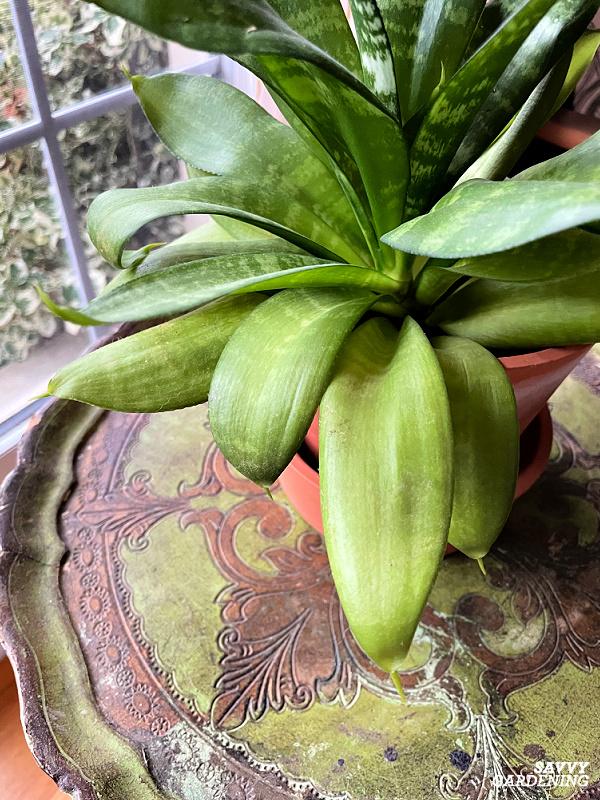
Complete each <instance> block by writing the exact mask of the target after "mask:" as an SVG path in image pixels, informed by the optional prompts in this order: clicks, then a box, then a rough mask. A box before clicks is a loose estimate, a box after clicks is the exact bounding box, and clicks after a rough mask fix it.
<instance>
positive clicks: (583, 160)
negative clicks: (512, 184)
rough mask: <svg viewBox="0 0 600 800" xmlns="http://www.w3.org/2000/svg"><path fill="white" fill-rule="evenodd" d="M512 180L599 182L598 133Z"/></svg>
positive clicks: (599, 149)
mask: <svg viewBox="0 0 600 800" xmlns="http://www.w3.org/2000/svg"><path fill="white" fill-rule="evenodd" d="M513 180H514V181H573V182H575V183H577V184H581V183H589V184H592V183H594V182H595V183H598V182H600V131H598V132H597V133H595V134H594V135H593V136H590V137H589V138H588V139H586V140H585V141H584V142H581V144H578V145H577V147H573V148H572V149H571V150H567V151H566V152H564V153H561V155H559V156H556V157H555V158H549V159H548V160H547V161H542V162H541V163H539V164H534V165H533V167H529V169H526V170H524V171H523V172H519V174H518V175H515V177H514V178H513Z"/></svg>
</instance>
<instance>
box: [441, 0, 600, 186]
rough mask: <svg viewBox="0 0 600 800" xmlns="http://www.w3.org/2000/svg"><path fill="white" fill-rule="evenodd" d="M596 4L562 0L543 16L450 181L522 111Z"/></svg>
mask: <svg viewBox="0 0 600 800" xmlns="http://www.w3.org/2000/svg"><path fill="white" fill-rule="evenodd" d="M596 7H597V2H596V0H559V2H556V3H555V4H554V5H553V6H552V8H550V10H549V11H548V12H547V13H546V14H545V15H544V16H543V17H542V19H541V20H540V22H538V24H537V25H536V26H535V28H534V29H533V30H532V32H531V33H530V34H529V36H528V37H527V38H526V39H525V41H524V42H523V44H522V45H521V47H520V48H519V50H518V51H517V53H516V55H515V57H514V58H513V59H512V61H511V62H510V64H509V65H508V66H507V68H506V69H505V71H504V73H503V74H502V76H501V77H500V79H499V80H498V82H497V83H496V86H495V87H494V92H493V93H492V94H491V95H490V96H489V97H488V98H487V99H486V100H485V101H484V102H483V104H482V105H481V107H480V109H479V111H478V112H477V114H476V116H475V119H474V120H473V122H472V124H471V127H470V128H469V130H468V132H467V134H466V136H465V138H464V139H463V141H462V143H461V145H460V147H459V149H458V152H457V153H456V155H455V156H454V159H453V161H452V164H451V166H450V169H449V172H448V175H449V178H450V180H452V181H454V180H456V178H457V177H458V176H459V175H460V174H461V173H462V172H464V170H465V169H466V168H467V167H468V165H469V164H471V163H472V162H473V161H474V160H475V159H476V158H477V157H478V156H479V155H481V153H482V152H483V151H484V150H485V148H486V147H488V145H489V144H491V142H492V141H493V140H494V139H495V137H496V136H497V135H498V134H499V133H500V132H501V131H502V129H503V128H504V126H505V125H506V124H507V123H508V122H509V121H510V119H511V118H512V117H513V115H514V114H515V113H517V111H519V109H520V108H521V106H522V105H523V103H524V102H525V101H526V100H527V98H528V97H529V95H530V93H531V92H532V91H533V90H534V88H535V86H536V85H537V84H538V83H539V82H540V81H541V80H542V79H543V77H544V76H545V75H546V73H547V72H548V69H549V68H550V66H551V65H552V64H553V63H555V62H556V61H557V60H558V59H559V57H560V54H561V53H565V52H567V51H569V49H570V47H571V46H572V44H573V43H574V42H575V41H576V39H577V38H578V37H579V36H580V34H581V33H582V32H583V31H584V30H585V28H586V26H587V23H588V22H589V20H590V19H591V17H592V16H593V14H594V10H595V8H596Z"/></svg>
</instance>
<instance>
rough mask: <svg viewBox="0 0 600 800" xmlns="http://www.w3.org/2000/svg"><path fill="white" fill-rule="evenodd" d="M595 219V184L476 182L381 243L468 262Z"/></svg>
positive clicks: (599, 212)
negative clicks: (465, 259) (464, 259)
mask: <svg viewBox="0 0 600 800" xmlns="http://www.w3.org/2000/svg"><path fill="white" fill-rule="evenodd" d="M570 152H572V151H570ZM559 158H562V156H559ZM599 218H600V186H599V185H598V183H574V182H569V181H563V180H547V181H543V180H535V181H534V180H531V181H522V180H521V181H515V180H510V181H498V182H496V181H479V180H476V181H469V182H468V183H463V184H461V185H460V186H458V187H456V188H455V189H453V190H452V191H451V192H449V193H448V194H447V195H446V196H445V197H444V198H443V199H442V200H441V201H440V203H438V205H437V206H436V207H435V208H434V209H433V210H432V211H430V212H429V213H428V214H424V215H423V216H421V217H417V218H416V219H413V220H410V221H409V222H405V223H404V225H401V226H400V227H399V228H397V229H396V230H395V231H391V233H389V234H387V235H386V236H384V237H383V241H384V242H387V244H389V245H391V246H392V247H397V248H398V249H399V250H404V251H405V252H408V253H415V254H416V255H424V256H430V257H436V258H467V257H470V256H481V255H487V254H488V253H499V252H501V251H503V250H509V249H511V248H513V247H518V246H520V245H522V244H527V243H528V242H532V241H535V240H536V239H541V238H542V237H544V236H550V235H551V234H553V233H558V232H560V231H563V230H566V229H568V228H575V227H577V226H579V225H584V224H586V223H588V222H592V221H593V220H596V219H599Z"/></svg>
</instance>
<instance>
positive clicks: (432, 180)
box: [407, 0, 553, 216]
mask: <svg viewBox="0 0 600 800" xmlns="http://www.w3.org/2000/svg"><path fill="white" fill-rule="evenodd" d="M552 3H553V0H529V2H527V3H525V4H523V5H521V6H519V8H518V9H517V10H516V11H515V13H514V14H513V15H512V16H510V17H509V18H508V19H507V20H506V22H505V23H504V25H503V26H502V27H501V28H499V29H498V31H497V32H496V33H495V34H494V35H493V36H492V38H491V39H488V40H487V41H486V42H485V43H484V44H483V45H482V46H481V48H480V49H479V50H478V51H477V52H476V53H474V55H472V56H471V58H470V59H469V60H468V61H467V62H466V63H465V64H464V65H463V66H462V67H461V68H460V69H459V70H458V72H456V73H455V75H454V76H453V77H452V78H450V79H449V80H448V81H447V82H446V83H445V84H444V85H443V86H442V88H441V90H440V92H439V93H438V94H437V96H436V97H435V98H434V99H433V101H432V102H431V104H430V105H429V107H428V109H427V113H426V114H425V117H424V119H423V122H422V123H421V126H420V128H419V130H418V132H417V134H416V137H415V139H414V142H413V145H412V149H411V156H410V163H411V183H410V187H409V192H408V198H407V214H408V215H409V216H415V215H416V214H418V213H419V212H421V211H422V210H423V209H424V208H426V207H427V205H428V204H429V202H430V201H431V200H432V198H434V197H435V194H436V191H437V192H439V190H440V186H439V182H440V180H441V179H442V178H443V176H444V174H445V173H446V170H447V169H448V167H449V166H450V163H451V161H452V159H453V157H454V153H455V152H456V148H457V147H458V145H459V144H460V142H461V140H462V138H463V136H464V134H465V133H466V131H467V130H468V128H469V126H470V124H471V122H472V120H473V118H474V117H475V115H476V114H477V112H478V111H479V108H480V107H481V103H482V102H483V101H484V100H485V98H486V97H487V96H488V94H489V93H490V92H491V90H492V89H493V87H494V85H495V83H496V82H497V80H498V78H499V77H500V76H501V75H502V73H503V72H504V70H505V68H506V66H507V64H508V63H509V62H510V60H511V59H512V57H513V56H514V54H515V53H516V51H517V50H518V48H519V47H520V46H521V44H522V42H523V40H524V39H525V37H526V36H527V35H528V34H529V32H530V31H531V30H532V29H533V27H534V26H535V25H536V24H537V23H538V22H539V20H540V19H541V17H542V16H543V15H544V14H545V13H546V11H548V9H549V8H550V6H551V5H552Z"/></svg>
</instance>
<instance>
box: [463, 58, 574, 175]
mask: <svg viewBox="0 0 600 800" xmlns="http://www.w3.org/2000/svg"><path fill="white" fill-rule="evenodd" d="M569 63H570V54H569V53H566V54H565V55H564V56H563V57H562V58H561V59H560V61H559V62H558V63H557V64H556V65H555V66H554V67H553V68H552V69H551V70H550V72H549V73H548V75H546V77H545V78H544V79H543V80H542V81H540V83H539V84H538V85H537V86H536V87H535V89H534V90H533V92H532V93H531V95H530V96H529V97H528V98H527V101H526V102H525V103H524V105H523V107H522V108H521V110H520V111H519V113H518V114H517V115H516V116H515V118H514V119H513V120H512V121H511V122H510V123H509V125H507V127H506V130H504V131H503V132H502V133H501V134H500V135H499V136H498V138H497V139H496V141H495V142H494V143H493V144H492V145H491V146H490V147H489V148H488V149H487V150H486V151H485V152H484V153H482V154H481V156H479V158H478V159H477V160H476V161H475V162H474V163H473V164H471V166H470V167H469V168H468V169H467V170H466V171H465V172H464V173H463V174H462V175H461V176H460V178H459V180H458V181H457V182H456V183H457V184H460V183H465V182H466V181H469V180H473V179H475V178H482V179H484V180H496V181H497V180H502V179H503V178H506V176H507V175H508V174H509V172H510V171H511V170H512V168H513V167H514V166H515V164H516V163H517V161H518V160H519V158H520V157H521V155H522V154H523V153H524V152H525V150H526V149H527V147H529V145H530V144H531V142H532V141H533V139H534V138H535V135H536V133H537V132H538V131H539V129H540V128H541V127H542V125H543V124H544V123H545V122H547V120H548V119H550V117H551V116H552V114H553V113H554V102H555V98H556V95H557V93H558V92H559V90H560V88H561V86H564V82H565V75H566V74H567V70H568V67H569Z"/></svg>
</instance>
